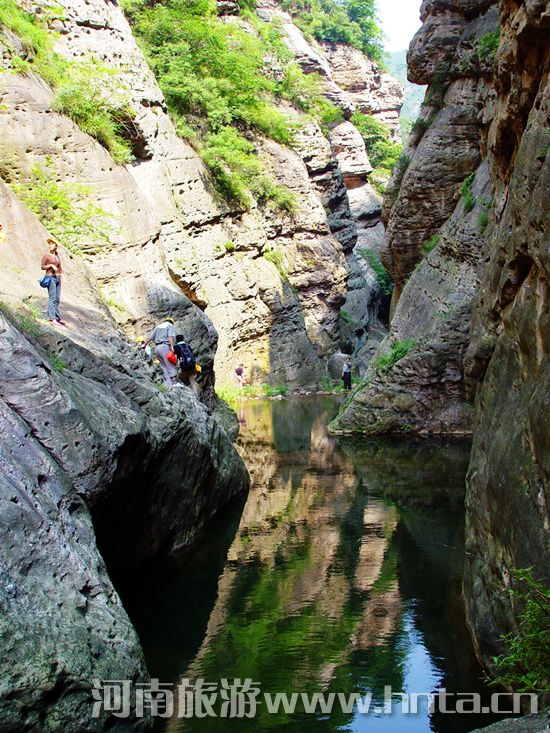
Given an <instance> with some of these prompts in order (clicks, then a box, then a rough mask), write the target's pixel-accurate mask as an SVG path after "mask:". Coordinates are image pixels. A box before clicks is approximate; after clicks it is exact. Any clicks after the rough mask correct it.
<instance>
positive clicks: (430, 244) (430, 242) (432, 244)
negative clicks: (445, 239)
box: [420, 234, 440, 257]
mask: <svg viewBox="0 0 550 733" xmlns="http://www.w3.org/2000/svg"><path fill="white" fill-rule="evenodd" d="M439 239H440V237H439V234H432V236H431V237H430V238H429V239H427V240H426V241H425V242H424V244H423V245H422V246H421V247H420V252H421V253H422V254H423V255H424V257H426V256H427V255H429V254H430V252H431V251H432V250H434V249H435V248H436V247H437V244H438V242H439Z"/></svg>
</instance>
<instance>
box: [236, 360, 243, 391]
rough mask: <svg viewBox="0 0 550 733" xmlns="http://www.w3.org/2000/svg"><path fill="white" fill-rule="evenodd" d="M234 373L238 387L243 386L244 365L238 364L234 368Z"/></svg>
mask: <svg viewBox="0 0 550 733" xmlns="http://www.w3.org/2000/svg"><path fill="white" fill-rule="evenodd" d="M235 374H236V376H237V382H238V384H239V389H242V388H243V384H244V365H243V364H239V366H238V367H237V368H236V369H235Z"/></svg>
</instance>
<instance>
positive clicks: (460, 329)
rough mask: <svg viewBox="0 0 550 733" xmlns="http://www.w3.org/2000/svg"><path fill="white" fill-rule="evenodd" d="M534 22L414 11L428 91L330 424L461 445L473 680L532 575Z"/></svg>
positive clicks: (481, 13) (541, 494) (548, 479)
mask: <svg viewBox="0 0 550 733" xmlns="http://www.w3.org/2000/svg"><path fill="white" fill-rule="evenodd" d="M549 17H550V16H549V7H548V3H545V2H533V3H515V2H509V1H508V0H501V2H500V4H499V5H497V4H494V3H491V2H485V1H483V0H480V1H479V2H459V3H456V2H452V3H451V2H446V1H445V0H441V1H438V2H435V1H434V0H425V1H424V2H423V5H422V19H423V21H424V24H423V26H422V28H421V29H420V31H419V32H418V34H417V35H416V37H415V39H414V40H413V41H412V43H411V47H410V50H409V57H408V58H409V76H410V79H411V81H415V82H417V83H419V84H426V83H427V84H428V85H429V86H428V91H427V93H426V99H425V102H424V105H423V107H422V111H421V116H420V120H419V122H417V123H416V125H415V126H414V128H413V131H412V133H411V137H410V139H409V141H408V143H407V148H406V153H407V159H406V160H405V164H404V165H402V166H398V168H397V169H396V171H395V172H394V175H393V179H392V181H391V184H390V186H389V189H388V191H387V194H386V200H385V211H384V216H385V220H386V221H387V234H386V237H385V240H384V243H383V245H382V259H383V262H384V264H385V266H386V267H387V268H388V270H389V271H390V272H391V274H392V276H393V278H394V280H395V283H396V287H395V290H394V296H393V308H394V312H393V317H392V321H391V326H390V335H389V337H388V338H387V339H386V340H385V341H384V343H383V344H382V345H381V347H380V348H379V350H378V352H377V354H376V355H375V357H374V359H373V361H372V362H371V365H370V367H369V369H368V372H367V375H366V379H365V380H364V381H363V383H362V384H361V385H360V386H359V387H358V388H357V389H356V390H355V392H354V393H353V394H352V396H351V398H350V399H349V400H348V401H347V402H346V403H345V404H344V406H343V408H342V411H341V413H340V415H339V416H338V418H337V419H336V420H335V421H334V423H333V424H332V429H333V430H334V431H335V432H359V433H366V434H376V433H385V432H397V433H399V432H405V433H409V432H414V433H418V434H445V435H463V434H472V435H473V447H472V456H471V463H470V469H469V474H468V479H467V495H466V513H467V525H466V544H467V556H466V557H467V560H466V575H465V584H464V595H465V600H466V606H467V615H468V621H469V624H470V627H471V629H472V632H473V636H474V639H475V641H476V644H477V647H478V651H479V653H480V656H481V657H483V658H484V660H485V661H486V662H488V663H490V661H491V657H492V655H494V654H495V653H498V652H500V651H502V644H501V642H500V635H501V634H502V633H505V632H509V631H512V632H517V630H518V618H519V614H520V612H521V610H522V603H521V600H519V599H518V598H517V597H516V598H515V599H514V598H513V597H512V596H511V595H510V592H509V591H510V589H511V588H512V587H514V579H513V570H514V569H517V568H526V567H533V569H534V573H535V576H536V577H539V578H544V576H545V573H547V569H548V567H549V561H550V555H549V552H550V548H549V545H550V542H549V540H550V520H549V516H550V514H549V510H548V491H549V486H550V470H549V466H548V455H549V450H548V449H549V445H548V435H549V433H550V431H549V423H548V416H549V415H550V409H549V407H550V404H549V398H548V394H549V391H548V386H549V381H548V380H549V379H550V358H549V338H550V322H549V315H548V292H549V275H550V270H549V263H548V246H547V241H546V240H547V231H548V214H547V211H548V207H547V200H548V194H549V190H550V179H549V170H550V168H549V165H550V163H549V160H550V159H549V151H550V147H549V144H548V139H549V134H550V131H549V125H548V119H549V107H548V94H549V92H548V74H549V69H550V44H549V32H550V23H549V20H548V18H549ZM545 202H546V203H545Z"/></svg>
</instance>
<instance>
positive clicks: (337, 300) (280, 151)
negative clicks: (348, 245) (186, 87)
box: [0, 0, 347, 385]
mask: <svg viewBox="0 0 550 733" xmlns="http://www.w3.org/2000/svg"><path fill="white" fill-rule="evenodd" d="M56 23H57V24H59V23H61V31H62V33H61V35H60V36H59V39H58V42H57V48H58V50H59V51H60V52H62V53H63V54H65V55H66V56H68V57H70V58H75V59H80V58H82V57H86V56H87V55H88V54H90V53H92V54H93V56H94V57H95V58H96V59H98V60H99V61H100V62H102V63H104V64H105V65H106V66H107V67H109V68H112V69H115V70H117V72H118V76H117V80H118V82H119V84H120V88H121V90H122V93H123V94H124V95H126V97H127V99H128V101H129V102H130V103H131V105H132V108H133V110H134V112H135V120H134V123H133V124H134V127H135V137H136V140H135V145H134V152H135V153H136V154H137V161H136V164H134V165H132V166H129V167H127V168H126V169H125V168H124V167H122V166H115V165H114V164H113V162H112V160H111V159H110V158H109V156H108V155H107V153H106V152H105V151H104V150H103V149H102V148H101V146H100V145H98V144H97V143H95V142H94V141H93V140H91V139H90V138H88V137H87V136H85V135H82V134H81V133H80V131H79V130H78V129H77V128H76V127H75V126H74V125H72V124H71V123H70V121H69V120H67V119H66V118H63V117H62V116H60V115H57V114H55V113H54V112H52V109H51V103H52V97H51V94H50V92H49V90H48V88H47V87H46V86H45V85H43V84H41V83H40V82H39V81H38V80H36V79H30V78H27V77H18V76H13V77H11V76H10V78H9V79H7V80H6V81H7V84H6V89H5V92H4V93H3V95H2V98H3V103H4V104H5V105H6V109H5V110H4V113H3V114H2V119H1V121H0V122H2V123H3V124H2V152H3V155H4V156H8V154H9V159H10V160H12V161H14V164H15V165H18V166H20V167H23V168H27V169H28V168H29V167H30V166H31V164H32V163H33V162H38V163H39V164H41V165H42V164H44V161H45V159H46V157H47V156H48V157H49V159H51V160H52V161H53V164H54V167H55V176H56V177H58V178H59V179H60V180H61V181H63V182H64V183H67V184H71V183H73V182H74V183H76V182H78V183H80V184H81V183H88V182H92V183H91V185H90V191H89V198H90V199H91V200H92V201H93V202H94V203H95V204H96V205H97V206H98V207H99V208H101V209H102V210H104V211H106V212H108V213H109V214H110V215H111V217H112V229H113V233H112V236H110V237H109V238H110V241H111V244H116V245H117V246H116V247H111V248H109V250H108V251H103V252H101V251H98V250H99V249H100V248H98V247H97V246H92V247H91V246H89V245H90V243H87V242H75V245H76V246H79V247H80V248H81V249H83V250H85V251H86V253H87V256H88V258H89V259H90V260H91V261H92V262H93V267H94V269H95V271H96V272H97V274H98V280H99V283H100V285H101V287H102V289H103V291H104V293H105V296H106V300H107V301H111V302H116V303H118V305H119V306H121V307H120V308H112V311H113V315H114V316H115V317H116V319H117V321H118V322H119V323H120V324H121V325H122V327H123V328H124V330H125V331H126V333H128V334H129V335H132V336H133V335H141V333H142V332H143V327H144V325H145V324H144V323H143V322H142V320H141V317H140V316H141V314H142V313H143V312H144V306H147V307H146V308H145V310H146V311H148V312H149V313H151V311H153V312H154V314H155V317H157V315H158V316H161V315H164V314H165V313H166V311H167V310H170V308H169V306H170V305H172V304H173V303H172V301H173V298H172V295H171V293H172V294H173V293H177V294H178V297H179V295H180V294H181V293H182V292H183V293H184V294H185V295H186V296H187V297H188V298H189V300H190V301H192V302H193V303H194V304H195V305H197V306H198V307H199V308H200V309H202V310H204V311H205V312H206V315H207V316H208V317H209V318H210V319H211V320H212V321H213V323H214V325H215V326H217V327H218V330H219V333H220V342H219V345H218V352H217V364H216V366H217V371H218V375H219V378H220V379H221V380H222V381H227V380H229V379H231V378H233V370H234V368H235V364H236V363H238V362H239V361H243V362H245V364H246V366H247V367H248V371H249V374H250V375H251V377H252V378H253V379H258V380H260V381H266V380H271V381H274V382H286V383H288V384H291V385H299V384H304V383H311V382H315V381H316V380H317V379H318V378H319V377H320V375H321V374H322V372H323V363H322V359H323V358H324V356H325V355H326V354H327V353H330V352H331V351H333V350H334V349H335V348H336V347H337V345H338V339H339V334H338V312H339V309H340V306H341V304H342V303H343V301H344V298H345V285H346V278H347V268H346V262H345V257H344V254H343V252H342V246H341V244H340V243H339V241H338V240H337V239H336V238H335V237H334V236H333V234H332V232H331V227H330V224H329V221H328V219H327V212H326V211H325V209H324V207H323V202H322V200H321V198H322V197H321V195H320V194H319V193H317V190H316V187H315V183H314V182H312V181H311V180H310V177H309V173H308V168H307V165H306V163H305V162H304V160H302V158H301V157H300V155H299V154H298V153H296V152H295V151H291V150H289V149H287V148H283V147H282V146H280V145H277V144H275V143H272V142H269V143H268V142H265V141H261V140H258V141H257V145H258V148H259V149H260V153H261V155H262V157H263V158H264V161H265V163H266V166H267V168H268V170H270V172H271V174H272V176H273V178H274V179H275V180H276V181H277V182H279V183H284V184H286V185H287V186H288V188H290V189H291V190H292V191H293V192H294V193H295V194H296V200H297V202H298V210H297V212H296V214H295V215H294V216H291V215H289V214H284V212H281V211H276V210H274V209H270V208H269V207H267V208H263V209H259V208H254V209H253V210H252V211H250V212H246V211H242V210H238V209H235V208H231V207H227V206H226V205H222V204H221V203H220V202H219V201H218V200H217V199H216V197H215V195H214V191H213V188H212V185H211V183H210V182H209V176H208V173H207V171H206V169H205V167H204V165H203V164H202V162H201V161H200V159H199V157H198V156H197V154H196V153H195V152H194V151H193V149H192V148H191V147H190V146H189V145H187V144H186V143H185V142H183V141H182V140H181V139H180V138H178V137H177V135H176V132H175V129H174V126H173V124H172V122H171V121H170V119H169V117H168V115H167V114H166V108H165V105H164V100H163V98H162V95H161V93H160V90H159V89H158V87H157V85H156V83H155V81H154V79H153V77H152V75H151V73H150V71H149V69H148V67H147V65H146V63H145V61H144V59H143V56H142V54H141V52H140V51H139V49H138V47H137V45H136V43H135V40H134V39H133V37H132V35H131V33H130V29H129V27H128V24H127V22H126V20H125V18H124V16H123V15H122V12H121V10H120V9H119V8H118V6H116V5H112V4H110V3H104V2H102V1H101V0H97V2H94V3H91V4H86V5H85V6H84V5H82V6H81V5H77V4H74V3H72V2H67V3H65V5H64V19H63V20H62V21H60V20H57V21H56ZM310 135H311V136H312V138H313V144H314V145H315V146H317V147H319V148H321V149H323V146H325V147H326V140H325V138H324V136H323V135H322V133H321V132H320V130H319V129H318V128H316V129H313V130H312V131H311V132H310ZM36 141H40V144H37V142H36ZM329 156H330V151H329ZM333 162H334V161H333ZM334 165H335V164H334ZM325 167H326V166H325ZM329 198H330V196H329ZM344 198H345V196H344ZM93 244H94V245H97V243H93ZM273 252H275V256H272V255H271V253H273ZM313 265H315V267H314V266H313ZM159 268H161V269H164V274H163V276H162V278H159V276H158V270H159ZM166 268H167V271H168V273H169V275H170V280H171V281H172V282H171V283H170V282H169V281H168V282H167V281H166V279H165V274H166ZM142 274H143V275H147V276H146V277H145V278H141V277H137V276H138V275H140V276H141V275H142ZM161 281H162V284H161ZM159 290H165V296H166V297H165V298H163V297H160V298H159V297H158V295H159V294H160V293H159ZM151 291H154V292H155V295H154V296H153V300H156V301H157V302H156V307H155V308H151V307H150V304H149V303H146V302H145V303H144V298H146V299H149V294H150V293H151ZM146 325H147V326H148V325H149V324H146ZM283 347H284V348H285V350H286V355H285V360H284V361H281V359H280V356H279V355H280V352H281V348H283Z"/></svg>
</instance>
